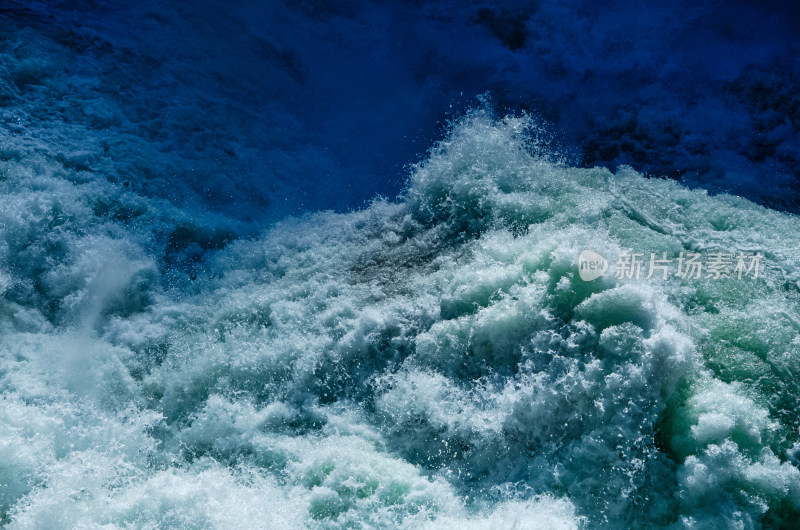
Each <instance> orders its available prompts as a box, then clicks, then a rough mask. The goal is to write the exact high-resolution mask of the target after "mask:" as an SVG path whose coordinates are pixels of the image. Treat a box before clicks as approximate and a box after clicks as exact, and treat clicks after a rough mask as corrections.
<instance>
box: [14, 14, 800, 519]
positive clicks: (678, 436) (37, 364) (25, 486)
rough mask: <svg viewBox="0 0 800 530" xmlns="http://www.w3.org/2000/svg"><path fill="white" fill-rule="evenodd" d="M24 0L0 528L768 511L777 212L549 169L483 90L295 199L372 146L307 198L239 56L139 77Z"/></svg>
mask: <svg viewBox="0 0 800 530" xmlns="http://www.w3.org/2000/svg"><path fill="white" fill-rule="evenodd" d="M12 3H14V4H22V3H20V2H12ZM56 3H57V2H56ZM29 4H30V5H29V6H28V7H26V8H24V9H23V8H22V7H19V6H17V8H15V9H16V10H14V11H7V12H6V11H4V12H2V13H0V14H3V16H2V17H0V23H1V24H0V26H2V27H3V28H4V33H3V39H2V40H1V41H0V51H1V52H2V53H1V54H0V58H2V60H0V70H2V72H3V76H2V78H0V105H1V107H0V119H1V120H2V123H3V127H4V129H3V132H2V141H1V142H0V201H1V202H0V526H2V527H3V528H9V529H14V530H17V529H33V530H38V529H60V528H87V529H88V528H92V529H94V528H98V529H99V528H103V529H113V528H152V529H160V528H197V529H200V528H220V529H229V528H230V529H248V528H269V529H273V528H274V529H296V528H305V527H308V528H328V529H333V528H442V529H449V528H476V529H500V528H535V529H551V528H552V529H572V528H587V529H594V528H610V529H628V528H654V527H655V528H687V529H722V528H725V529H728V528H731V529H755V528H797V526H796V525H797V524H798V521H800V218H799V217H798V216H797V215H794V214H792V213H786V212H781V211H778V210H775V209H770V208H768V207H765V206H763V205H759V204H756V203H755V202H751V201H749V200H747V199H745V198H741V197H737V196H734V195H726V194H716V195H712V194H709V193H708V192H707V191H705V190H703V189H699V188H689V187H686V186H684V185H683V184H681V183H678V182H676V181H674V180H665V179H660V178H646V177H645V176H643V175H642V174H640V173H638V172H637V171H635V170H634V169H632V168H631V167H628V166H624V165H620V166H619V167H617V168H615V169H614V170H613V171H611V170H609V169H606V168H604V167H594V168H591V167H578V166H581V165H580V164H576V163H574V161H573V160H574V157H571V156H566V155H563V156H562V153H563V152H564V151H561V150H560V148H557V147H556V144H557V142H555V141H553V140H552V137H551V135H550V134H549V133H547V132H546V131H547V130H548V129H547V128H546V127H545V126H543V125H542V124H541V123H542V122H541V121H540V120H539V119H538V118H534V117H531V116H529V115H528V114H525V113H524V112H517V113H510V114H509V115H507V116H503V114H502V113H496V112H493V111H492V110H491V105H490V104H481V105H477V106H476V107H474V108H472V109H471V110H466V111H464V112H463V113H460V114H459V116H460V117H457V118H453V119H452V120H451V121H450V123H449V125H447V127H446V131H445V132H444V133H443V135H442V139H441V140H440V141H434V140H431V142H430V143H429V144H428V147H429V149H427V151H426V153H427V154H425V155H424V156H422V157H421V159H420V160H419V161H418V162H417V163H415V164H412V165H409V166H407V170H406V172H405V173H404V174H405V175H406V178H405V180H404V181H403V182H402V183H401V184H399V185H398V189H400V190H401V191H400V192H399V194H398V193H394V194H388V198H376V199H374V200H373V201H372V202H369V203H366V204H363V206H355V207H353V203H350V204H349V205H347V204H346V205H345V207H344V208H336V209H335V210H336V211H334V210H326V209H324V208H330V207H331V206H332V205H331V204H330V201H332V200H334V201H335V200H341V201H343V204H344V203H346V197H357V198H358V197H359V193H367V194H368V195H369V196H372V195H373V193H372V192H373V191H374V189H373V188H370V187H369V186H370V179H369V177H368V176H363V175H367V174H368V173H369V171H372V170H376V168H379V167H381V166H380V164H379V163H378V162H374V163H373V162H370V163H369V164H367V163H364V165H361V166H358V168H357V169H358V171H361V172H362V173H363V175H362V176H359V177H358V179H357V182H356V184H355V187H356V188H358V186H360V185H361V186H363V187H364V190H366V191H364V190H359V189H353V190H350V191H348V190H345V189H343V188H342V189H336V190H333V191H330V193H331V194H335V196H334V195H331V196H333V197H334V199H331V198H330V197H328V198H326V195H325V193H322V192H320V190H321V189H324V188H325V187H326V186H330V187H331V189H333V188H334V187H336V186H338V185H340V184H341V176H340V175H339V174H336V175H339V176H337V177H336V178H337V179H339V180H334V179H333V177H330V174H328V173H324V170H325V168H328V169H330V171H344V170H341V167H342V166H341V164H340V163H339V162H336V161H335V160H334V158H335V156H336V155H335V153H334V154H330V155H329V154H325V153H326V152H325V150H324V149H322V148H321V147H319V145H321V144H319V143H314V142H317V140H313V139H311V140H308V142H306V143H304V142H302V141H300V140H298V139H297V138H298V137H302V138H305V137H306V136H304V135H306V133H304V132H302V129H303V127H305V126H306V125H307V124H306V125H303V124H301V123H300V122H301V121H302V120H300V119H298V121H297V122H295V121H293V118H292V116H291V115H290V113H288V111H286V108H288V107H281V106H280V105H277V104H276V105H275V106H271V104H270V103H265V102H264V101H260V102H258V105H262V106H260V107H259V108H258V109H259V110H258V112H260V113H261V114H260V115H263V116H264V120H265V124H264V125H263V129H259V128H255V129H253V128H252V127H254V126H253V125H252V124H253V123H255V122H254V121H253V120H249V119H245V118H244V117H243V116H245V115H246V114H247V113H246V110H247V109H248V108H250V107H251V106H255V105H256V103H254V102H252V101H249V100H243V99H242V98H241V97H239V96H241V94H245V93H248V92H247V91H248V90H250V88H252V87H251V86H250V85H249V84H248V83H251V82H255V81H254V79H256V78H257V77H258V76H260V75H262V74H263V75H272V74H270V73H269V72H266V73H265V72H261V73H258V72H257V73H254V74H252V75H253V78H252V79H251V78H243V79H240V80H238V81H237V82H241V83H242V85H241V86H239V85H236V84H235V83H234V81H230V82H229V84H230V86H229V84H226V83H223V84H222V85H217V84H215V83H220V81H219V77H218V76H217V75H216V74H215V71H214V70H213V68H212V69H211V70H210V71H207V70H204V71H203V72H205V73H203V74H202V75H203V76H206V77H203V78H202V79H201V81H196V80H195V81H193V83H196V84H194V85H192V84H191V83H189V84H187V83H186V82H184V81H183V80H182V79H183V78H182V77H181V76H182V75H184V74H185V75H189V74H187V73H186V72H185V70H182V69H181V68H178V66H174V65H173V63H171V62H170V61H171V60H172V59H170V58H169V56H168V55H164V56H160V55H158V54H156V55H154V57H157V59H158V61H161V62H159V64H158V66H157V67H158V68H159V69H160V72H161V74H160V75H162V78H160V80H153V79H150V78H148V77H147V72H148V71H150V70H149V69H150V68H156V66H154V65H153V64H150V63H147V64H143V63H142V61H143V60H140V58H137V57H134V56H128V55H126V53H127V52H126V51H125V50H128V49H129V48H128V47H126V46H128V44H126V41H124V38H123V37H122V36H118V37H115V36H114V31H112V30H107V34H106V37H107V38H108V39H109V40H108V42H112V43H114V46H112V45H111V44H107V43H105V44H104V42H105V41H103V40H102V39H100V38H99V37H91V35H93V33H92V32H91V31H90V30H86V29H85V28H84V29H83V30H81V31H70V30H68V29H65V28H68V27H69V24H76V25H78V26H79V25H80V24H86V25H87V26H86V27H90V26H91V24H93V22H92V20H93V19H87V20H83V21H82V22H79V19H80V17H78V15H77V14H75V13H77V12H73V11H70V10H68V9H66V8H64V9H62V11H60V12H59V13H60V14H59V15H58V17H60V18H57V19H48V18H47V16H45V15H44V14H43V13H46V12H47V10H46V9H44V8H43V7H42V6H41V5H40V3H38V2H29ZM96 9H97V11H96V12H97V13H101V14H102V8H101V7H100V6H97V7H96ZM164 9H166V8H164ZM309 9H310V8H309ZM190 11H191V10H188V8H187V11H186V12H185V13H182V14H181V13H180V12H179V15H180V16H185V17H187V18H188V17H190V16H191V15H190V14H189V13H190ZM9 13H11V14H10V15H9ZM70 13H72V14H70ZM173 14H174V13H173ZM98 16H100V15H98ZM164 16H166V15H164ZM176 16H177V15H176ZM198 16H199V15H198ZM304 16H305V15H304ZM308 16H309V17H312V15H308ZM313 16H317V15H316V14H314V15H313ZM487 16H488V15H487ZM312 18H313V17H312ZM54 20H55V21H57V22H59V24H60V25H59V24H55V22H54ZM142 20H144V19H142ZM147 20H150V22H147V21H145V22H141V21H139V22H138V23H141V28H140V29H141V31H142V32H145V33H146V30H147V27H149V26H148V24H150V23H152V24H155V25H156V26H157V25H158V24H160V23H161V22H159V21H160V20H162V19H159V18H158V17H156V16H155V15H153V17H152V19H147ZM204 20H205V19H204ZM492 20H493V19H492ZM56 26H58V27H59V28H60V29H59V30H58V31H56V30H55V29H53V28H55V27H56ZM42 28H49V29H42ZM226 31H227V30H226ZM231 31H233V30H231ZM87 35H89V36H87ZM93 38H95V40H92V39H93ZM115 38H116V39H118V40H114V39H115ZM487 38H488V37H487ZM81 39H83V40H81ZM98 39H99V40H98ZM513 42H515V41H512V44H513ZM262 45H264V44H263V43H262ZM344 45H346V44H344ZM115 46H116V48H115ZM147 46H151V47H152V49H157V48H158V47H159V43H158V42H156V41H153V42H151V43H149V44H147ZM248 46H249V44H248ZM264 46H266V45H264ZM145 48H146V49H145V51H147V50H149V49H150V48H147V47H145ZM79 49H91V50H92V51H91V54H92V55H91V57H88V56H86V55H85V54H82V53H79V52H78V51H76V50H79ZM143 49H144V48H143ZM264 50H266V51H264ZM262 51H264V53H265V54H266V55H269V56H270V57H272V58H273V59H275V61H278V62H281V61H282V63H281V64H283V68H284V71H288V72H290V74H291V75H296V76H298V77H297V78H296V79H295V81H291V79H290V77H291V75H290V76H289V77H287V78H286V79H287V81H285V82H286V83H289V84H291V83H295V82H296V83H301V82H304V81H302V80H303V76H304V75H306V74H304V73H303V71H302V68H300V67H297V68H294V66H293V65H295V63H294V62H293V59H292V58H291V57H289V56H285V55H281V54H280V53H278V52H276V51H274V50H272V49H268V48H264V49H262ZM143 53H144V52H143ZM153 53H154V54H155V53H156V52H153ZM175 53H176V54H177V53H179V51H176V52H175ZM218 53H219V57H217V58H216V59H214V60H215V61H218V63H219V64H218V65H217V66H218V68H219V70H218V71H219V72H223V71H224V65H225V64H228V61H230V63H235V62H236V60H237V57H236V55H235V54H229V53H228V52H227V51H225V50H223V51H221V52H218ZM320 53H322V52H320ZM87 57H88V58H87ZM104 57H111V58H113V61H111V63H103V62H102V61H103V60H104V59H103V58H104ZM176 57H178V56H177V55H176ZM153 61H155V62H158V61H156V59H153ZM175 61H178V62H179V61H183V62H184V63H191V57H189V58H187V57H186V56H179V57H178V59H175ZM178 62H176V63H175V64H178ZM112 63H113V64H115V65H118V67H111V66H109V64H112ZM215 64H216V63H215ZM98 65H100V66H98ZM103 65H105V66H103ZM295 66H296V65H295ZM293 68H294V69H293ZM101 70H102V75H100V74H99V73H98V72H100V71H101ZM291 72H295V73H294V74H292V73H291ZM195 74H196V72H195ZM192 75H194V74H192ZM197 75H200V74H197ZM276 75H277V74H276ZM287 75H288V74H287ZM298 79H299V80H300V81H298ZM276 82H277V81H276ZM220 86H222V87H223V88H220ZM141 87H146V88H147V92H143V91H142V90H143V89H142V88H141ZM203 87H205V88H203ZM208 87H211V88H208ZM243 87H244V88H243ZM247 87H250V88H247ZM140 89H141V90H140ZM228 89H230V90H231V91H232V92H231V94H227V95H226V96H225V97H229V98H230V99H227V100H225V99H216V100H215V99H213V98H212V97H210V96H208V94H212V93H213V94H216V96H219V98H223V96H222V95H220V94H223V92H224V91H225V90H228ZM201 90H209V91H211V92H203V93H200V92H196V91H201ZM197 94H201V95H200V96H198V95H197ZM237 94H238V95H237ZM123 96H124V97H123ZM216 96H215V97H216ZM170 98H172V99H170ZM155 101H158V102H160V103H154V102H155ZM165 101H171V103H169V104H166V103H164V102H165ZM123 103H124V104H123ZM124 105H128V106H127V107H124ZM209 108H210V109H212V110H213V111H214V112H210V111H209V112H210V114H208V115H206V114H203V112H204V110H203V109H206V110H207V109H209ZM351 111H353V112H354V111H355V110H354V109H351ZM254 112H255V111H254ZM348 112H350V111H348ZM226 113H227V114H226ZM209 116H210V117H209ZM223 116H224V117H223ZM134 118H135V119H134ZM214 120H216V121H214ZM259 123H260V122H259ZM330 123H335V120H334V122H330ZM276 124H280V127H279V126H278V125H276ZM248 127H250V128H248ZM259 127H261V126H259ZM331 127H333V125H331ZM232 131H235V132H236V134H239V136H235V134H234V132H232ZM265 131H267V132H265ZM298 131H299V132H298ZM401 132H402V131H401ZM326 134H327V133H326ZM331 134H332V133H331ZM359 134H363V135H364V137H365V138H364V141H365V142H366V141H367V139H366V136H367V134H366V133H363V132H362V133H359ZM397 134H398V135H400V134H401V133H397ZM787 134H788V133H787ZM334 136H335V135H334ZM219 138H223V139H226V140H224V141H223V140H219ZM231 138H238V140H236V141H233V140H230V139H231ZM308 138H311V137H310V136H309V137H308ZM787 138H788V136H787ZM228 140H230V141H228ZM262 140H263V141H264V142H265V143H264V144H263V145H257V144H258V142H260V141H262ZM267 140H268V141H267ZM787 141H788V140H787ZM270 142H271V143H270ZM281 142H284V143H283V144H282V143H281ZM377 147H381V146H379V145H378V146H377ZM377 147H376V148H377ZM371 149H372V147H370V148H369V149H367V148H364V152H366V151H367V150H371ZM654 149H655V148H654ZM787 149H788V148H787ZM187 153H189V154H187ZM192 153H193V154H192ZM328 156H330V157H331V158H326V157H328ZM776 156H777V155H776ZM379 158H380V157H379V156H378V155H376V160H378V159H379ZM401 158H402V157H401ZM392 160H395V159H392ZM398 160H399V158H398ZM781 160H784V162H785V161H786V160H788V159H786V158H783V159H781ZM395 161H396V160H395ZM395 161H392V162H391V164H389V166H391V165H392V164H394V163H395ZM786 163H787V164H790V162H786ZM387 164H388V162H387ZM585 165H586V164H584V166H585ZM265 167H269V168H270V171H273V173H271V174H272V175H273V176H275V175H277V176H275V179H274V180H271V181H269V182H267V180H258V179H256V178H255V177H252V178H250V177H247V178H244V177H237V175H239V176H241V175H256V174H258V175H261V174H262V173H263V171H262V170H264V168H265ZM337 167H338V168H339V169H336V168H337ZM354 167H355V166H354ZM392 167H393V166H392ZM315 171H318V172H320V176H318V180H313V179H312V180H308V179H306V180H303V181H297V182H294V181H293V180H292V175H293V174H297V175H300V174H310V173H314V172H315ZM354 171H355V170H354ZM293 172H294V173H293ZM360 174H361V173H360ZM326 175H327V177H326ZM328 177H329V180H326V178H328ZM237 178H238V180H237ZM298 178H299V177H298ZM354 178H355V177H354ZM248 179H249V180H248ZM359 183H360V184H359ZM781 193H783V192H781ZM787 193H788V192H787ZM348 194H349V195H348ZM776 195H777V194H773V198H774V199H776V200H777V199H780V198H781V197H777V196H776ZM281 197H291V204H288V203H287V204H286V205H284V204H283V203H282V202H281V199H280V198H281ZM343 197H344V198H343ZM786 197H788V195H784V196H783V198H786ZM362 198H363V197H362ZM347 200H349V199H347ZM204 201H205V202H204ZM326 201H327V202H326ZM778 202H780V201H778ZM359 204H360V203H359ZM783 204H784V205H786V204H789V202H786V203H783ZM209 205H211V206H209ZM348 208H351V209H349V210H348ZM259 209H263V211H264V212H269V214H268V215H267V214H265V215H264V216H261V217H259V215H260V214H259V213H258V212H259ZM787 209H789V210H791V208H787ZM303 212H305V213H303ZM287 214H294V215H287Z"/></svg>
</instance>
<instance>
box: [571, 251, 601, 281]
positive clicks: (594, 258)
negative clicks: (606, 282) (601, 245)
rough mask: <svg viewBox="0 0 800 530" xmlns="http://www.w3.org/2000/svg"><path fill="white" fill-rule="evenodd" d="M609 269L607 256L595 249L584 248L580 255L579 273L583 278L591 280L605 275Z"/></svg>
mask: <svg viewBox="0 0 800 530" xmlns="http://www.w3.org/2000/svg"><path fill="white" fill-rule="evenodd" d="M607 270H608V261H607V260H606V258H604V257H603V256H601V255H600V254H598V253H597V252H595V251H593V250H584V251H583V252H581V255H580V256H578V275H579V276H580V277H581V280H583V281H585V282H590V281H592V280H596V279H597V278H599V277H600V276H602V275H604V274H605V273H606V271H607Z"/></svg>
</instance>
